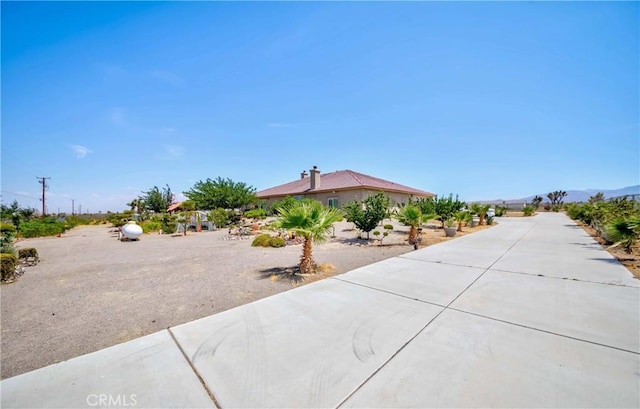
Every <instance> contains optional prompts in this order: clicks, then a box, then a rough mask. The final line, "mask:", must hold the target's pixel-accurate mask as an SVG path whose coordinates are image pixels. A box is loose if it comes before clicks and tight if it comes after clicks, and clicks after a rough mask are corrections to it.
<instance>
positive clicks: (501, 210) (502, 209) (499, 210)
mask: <svg viewBox="0 0 640 409" xmlns="http://www.w3.org/2000/svg"><path fill="white" fill-rule="evenodd" d="M506 212H507V208H506V207H503V206H496V217H502V216H504V214H505V213H506Z"/></svg>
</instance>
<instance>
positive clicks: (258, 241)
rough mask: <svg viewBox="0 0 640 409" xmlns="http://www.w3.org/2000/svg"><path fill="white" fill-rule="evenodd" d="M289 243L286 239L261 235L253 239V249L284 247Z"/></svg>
mask: <svg viewBox="0 0 640 409" xmlns="http://www.w3.org/2000/svg"><path fill="white" fill-rule="evenodd" d="M286 244H287V243H286V242H285V241H284V237H271V236H269V235H268V234H261V235H259V236H256V238H255V239H253V242H252V243H251V245H252V246H253V247H284V246H285V245H286Z"/></svg>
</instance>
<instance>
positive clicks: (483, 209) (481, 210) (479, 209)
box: [471, 203, 491, 226]
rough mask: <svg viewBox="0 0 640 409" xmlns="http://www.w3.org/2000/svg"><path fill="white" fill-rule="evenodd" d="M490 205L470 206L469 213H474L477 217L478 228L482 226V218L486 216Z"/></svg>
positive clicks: (477, 204) (475, 204) (476, 204)
mask: <svg viewBox="0 0 640 409" xmlns="http://www.w3.org/2000/svg"><path fill="white" fill-rule="evenodd" d="M490 208H491V205H481V204H479V203H474V204H472V205H471V213H475V214H477V215H478V219H479V220H478V226H482V225H483V224H484V216H485V215H486V214H487V212H488V211H489V209H490Z"/></svg>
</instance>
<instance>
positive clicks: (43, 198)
mask: <svg viewBox="0 0 640 409" xmlns="http://www.w3.org/2000/svg"><path fill="white" fill-rule="evenodd" d="M36 179H38V183H40V184H42V217H44V215H45V214H46V210H45V209H46V206H45V197H44V192H45V190H46V188H47V179H51V178H50V177H45V176H36ZM40 179H42V180H40Z"/></svg>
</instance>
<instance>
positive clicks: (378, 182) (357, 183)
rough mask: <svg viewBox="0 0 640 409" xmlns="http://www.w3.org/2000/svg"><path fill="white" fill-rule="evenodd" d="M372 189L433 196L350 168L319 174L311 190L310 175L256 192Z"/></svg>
mask: <svg viewBox="0 0 640 409" xmlns="http://www.w3.org/2000/svg"><path fill="white" fill-rule="evenodd" d="M363 188H366V189H373V190H382V191H385V192H399V193H407V194H411V195H416V196H427V197H428V196H435V195H434V194H433V193H430V192H425V191H424V190H419V189H414V188H412V187H409V186H405V185H401V184H399V183H394V182H389V181H388V180H384V179H380V178H376V177H373V176H369V175H365V174H364V173H358V172H354V171H352V170H339V171H336V172H331V173H321V174H320V187H319V188H317V189H315V190H314V191H311V176H307V177H306V178H304V179H297V180H294V181H293V182H289V183H285V184H283V185H279V186H275V187H272V188H269V189H265V190H261V191H259V192H257V193H256V195H257V196H258V197H259V198H266V197H274V196H287V195H289V196H295V195H303V194H306V193H315V192H318V193H320V192H326V191H332V190H346V189H363Z"/></svg>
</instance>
